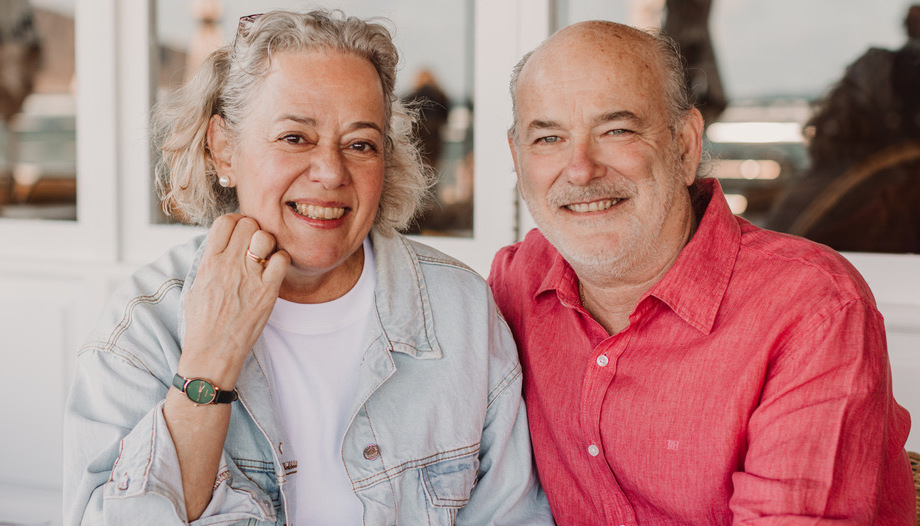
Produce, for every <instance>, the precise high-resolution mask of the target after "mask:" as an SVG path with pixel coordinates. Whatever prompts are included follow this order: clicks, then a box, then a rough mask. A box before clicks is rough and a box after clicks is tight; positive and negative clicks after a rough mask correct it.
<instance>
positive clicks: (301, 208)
mask: <svg viewBox="0 0 920 526" xmlns="http://www.w3.org/2000/svg"><path fill="white" fill-rule="evenodd" d="M292 208H293V209H294V211H295V212H297V213H298V214H300V215H302V216H306V217H309V218H310V219H338V218H340V217H342V216H343V215H345V209H344V208H335V207H331V206H315V205H306V204H303V203H293V204H292Z"/></svg>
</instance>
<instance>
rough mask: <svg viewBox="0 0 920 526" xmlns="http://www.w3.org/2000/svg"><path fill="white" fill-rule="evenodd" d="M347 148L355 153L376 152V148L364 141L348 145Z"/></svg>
mask: <svg viewBox="0 0 920 526" xmlns="http://www.w3.org/2000/svg"><path fill="white" fill-rule="evenodd" d="M348 148H349V149H351V150H354V151H356V152H363V153H370V152H376V151H377V147H376V146H374V145H373V144H372V143H369V142H366V141H358V142H353V143H351V144H350V145H348Z"/></svg>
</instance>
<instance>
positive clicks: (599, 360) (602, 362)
mask: <svg viewBox="0 0 920 526" xmlns="http://www.w3.org/2000/svg"><path fill="white" fill-rule="evenodd" d="M607 363H609V360H607V355H606V354H602V355H600V356H598V357H597V365H600V366H601V367H605V366H606V365H607Z"/></svg>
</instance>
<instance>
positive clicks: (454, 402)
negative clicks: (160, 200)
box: [65, 11, 552, 525]
mask: <svg viewBox="0 0 920 526" xmlns="http://www.w3.org/2000/svg"><path fill="white" fill-rule="evenodd" d="M396 64H397V52H396V49H395V47H394V46H393V44H392V41H391V39H390V35H389V33H388V32H387V31H386V30H385V29H384V28H383V27H381V26H379V25H376V24H372V23H366V22H363V21H360V20H358V19H356V18H346V17H344V15H341V14H340V13H329V12H319V11H317V12H311V13H308V14H295V13H289V12H272V13H268V14H265V15H261V16H257V17H244V18H243V19H242V20H241V27H240V31H239V33H238V35H237V37H236V41H235V43H234V45H232V46H228V47H225V48H222V49H220V50H218V51H217V52H215V53H214V54H212V55H211V57H210V58H209V59H208V61H207V63H206V64H205V65H204V66H203V67H202V71H201V72H199V74H198V76H197V77H196V78H195V79H194V80H193V81H192V82H191V83H190V84H189V85H188V86H186V87H185V88H183V90H182V91H181V92H180V94H179V95H178V96H177V98H176V99H174V101H173V102H172V103H170V104H169V105H167V106H166V107H164V108H162V109H161V110H160V112H159V114H160V127H159V128H160V129H161V130H165V132H164V134H163V138H162V141H161V144H162V146H161V149H162V151H163V153H164V158H165V162H166V164H167V167H166V168H167V169H165V170H161V171H162V172H163V173H162V174H161V180H163V181H164V184H163V187H164V188H165V203H166V206H167V207H168V208H169V209H170V210H174V211H176V212H179V213H181V214H183V215H184V216H185V217H186V218H189V219H191V220H193V221H196V222H199V223H203V224H209V223H211V222H212V221H213V224H212V225H211V228H210V230H209V232H208V234H207V237H206V239H196V240H194V241H192V242H190V243H189V244H187V245H185V246H180V247H176V248H175V249H173V250H171V251H170V252H169V253H167V254H166V255H165V256H164V257H163V258H162V259H160V260H159V261H158V262H156V263H154V264H153V265H151V266H149V267H146V268H144V269H141V270H140V271H138V272H137V273H136V274H135V275H134V277H133V279H132V280H130V281H129V283H128V284H126V285H125V286H124V287H123V288H122V289H120V291H119V292H118V293H116V295H115V298H114V299H113V300H112V303H111V306H110V307H109V311H108V314H107V315H106V317H104V319H103V321H102V323H101V325H100V328H99V329H98V332H96V333H95V334H94V336H93V337H92V338H91V339H90V340H89V342H88V343H87V344H86V345H85V346H84V347H83V349H82V350H81V352H80V354H79V357H78V359H77V365H76V376H75V380H74V383H73V387H72V390H71V393H70V398H69V401H68V405H67V409H66V412H67V415H66V426H67V433H68V437H67V439H66V440H65V443H66V444H67V448H66V449H67V451H66V453H65V456H66V461H65V503H66V504H65V506H66V523H67V524H80V523H82V524H156V525H164V524H184V523H185V521H186V520H188V521H191V522H192V523H193V524H231V523H232V524H278V525H281V524H288V525H293V524H299V525H304V524H307V525H310V524H362V523H363V524H413V525H414V524H453V523H468V524H498V523H501V524H542V523H546V524H551V523H552V520H551V518H550V517H549V515H548V507H547V506H546V503H545V498H544V497H543V495H542V492H541V491H540V489H539V485H538V483H537V481H536V479H535V475H534V471H533V468H532V466H531V453H530V447H529V437H528V431H527V423H526V420H525V413H524V408H523V404H522V402H521V398H520V387H521V376H520V366H519V365H518V363H517V358H516V352H515V349H514V344H513V342H512V340H511V337H510V334H509V332H508V330H507V328H506V326H505V324H504V323H503V322H502V321H501V320H500V318H499V316H498V313H497V311H496V309H495V305H494V304H493V303H492V300H491V298H490V296H489V294H488V292H487V287H486V285H485V284H484V282H483V281H482V280H481V279H480V278H479V277H478V276H477V275H475V274H474V273H473V272H471V271H470V270H469V269H467V268H466V267H464V266H463V265H461V264H459V263H457V262H456V261H454V260H452V259H450V258H449V257H447V256H444V255H442V254H440V253H438V252H436V251H434V250H433V249H430V248H428V247H425V246H423V245H420V244H417V243H414V242H411V241H408V240H407V239H405V238H403V237H401V236H400V235H398V234H396V232H395V229H396V228H399V227H402V226H404V225H405V224H406V222H407V221H408V220H409V219H410V218H411V217H412V215H413V214H414V212H415V208H416V206H417V204H418V202H419V200H420V198H421V195H422V194H423V192H424V190H425V177H424V175H423V172H422V169H421V167H420V166H421V165H420V162H419V156H418V153H417V152H416V150H415V149H414V147H413V145H412V142H411V140H410V139H409V137H410V135H409V134H410V130H411V124H412V121H411V118H410V117H409V116H408V115H407V113H406V112H405V110H404V109H403V108H401V107H400V105H399V103H398V102H397V99H396V96H395V95H394V86H395V67H396ZM237 211H238V213H237Z"/></svg>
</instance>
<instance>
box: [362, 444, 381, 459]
mask: <svg viewBox="0 0 920 526" xmlns="http://www.w3.org/2000/svg"><path fill="white" fill-rule="evenodd" d="M379 456H380V447H379V446H377V444H371V445H369V446H367V447H366V448H364V458H366V459H368V460H376V459H377V457H379Z"/></svg>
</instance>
